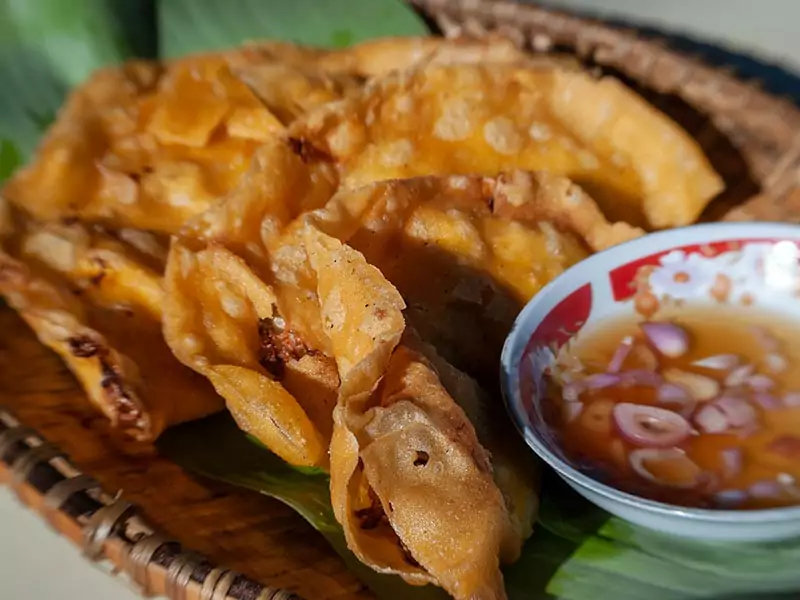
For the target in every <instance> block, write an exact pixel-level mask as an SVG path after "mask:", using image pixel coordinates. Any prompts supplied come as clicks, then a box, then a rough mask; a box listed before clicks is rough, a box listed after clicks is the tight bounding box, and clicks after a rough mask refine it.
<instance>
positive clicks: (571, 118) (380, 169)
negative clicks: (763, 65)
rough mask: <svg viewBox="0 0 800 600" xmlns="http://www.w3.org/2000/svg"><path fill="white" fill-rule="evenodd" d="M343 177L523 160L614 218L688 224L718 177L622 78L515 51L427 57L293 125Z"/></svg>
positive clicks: (455, 170) (489, 166)
mask: <svg viewBox="0 0 800 600" xmlns="http://www.w3.org/2000/svg"><path fill="white" fill-rule="evenodd" d="M290 135H291V136H292V137H294V138H297V139H301V140H303V141H305V142H306V143H308V144H309V145H311V146H313V147H315V148H317V149H318V150H319V151H321V152H322V153H324V154H327V155H329V156H331V157H332V158H333V159H334V160H335V161H336V162H337V164H338V165H339V167H340V169H341V171H342V175H343V183H344V184H345V185H346V186H347V187H349V188H353V187H356V186H358V185H362V184H365V183H369V182H373V181H379V180H384V179H391V178H397V177H414V176H419V175H452V174H472V173H478V174H485V175H495V174H497V173H499V172H501V171H503V170H508V169H514V168H520V169H527V170H547V171H551V172H553V173H556V174H563V175H567V176H568V177H569V178H570V179H572V180H573V181H575V182H576V183H578V184H580V185H582V186H583V187H585V188H586V189H587V190H588V191H589V193H591V194H592V196H593V197H594V198H595V199H596V200H597V201H598V203H599V204H600V206H601V208H602V209H603V211H604V212H605V214H606V215H607V216H608V217H609V218H611V219H613V220H624V221H627V222H629V223H634V224H637V225H647V226H649V227H654V228H659V227H669V226H675V225H685V224H688V223H690V222H692V221H693V220H694V219H696V218H697V216H698V215H699V214H700V212H701V211H702V209H703V208H704V207H705V205H706V204H707V203H708V202H709V201H710V200H711V198H713V197H714V195H715V194H717V192H719V191H720V189H721V188H722V180H721V179H720V177H719V176H718V175H717V174H716V173H715V172H714V171H713V170H712V168H711V167H710V165H709V163H708V160H707V159H706V158H705V156H704V155H703V153H702V151H701V150H700V148H699V147H698V146H697V144H696V143H695V142H694V140H692V139H691V138H690V137H689V136H688V134H686V133H685V132H684V131H683V130H682V129H680V127H679V126H678V125H676V124H675V123H673V122H672V121H670V120H669V119H668V118H667V117H666V116H664V115H663V114H661V113H659V112H658V111H657V110H656V109H655V108H653V107H652V106H650V105H649V104H647V103H646V102H645V101H644V100H643V99H642V98H640V97H639V96H637V95H636V94H635V93H634V92H633V91H631V90H630V89H628V88H626V87H625V86H624V85H623V84H621V83H620V82H618V81H617V80H615V79H613V78H610V77H604V78H601V79H596V78H594V77H591V76H590V75H588V74H586V73H583V72H579V71H575V70H565V69H563V68H558V67H553V66H549V67H548V66H544V65H541V64H540V65H533V66H525V65H520V64H518V63H512V64H503V63H501V64H493V65H474V64H455V65H437V64H435V63H434V64H428V65H423V66H420V67H419V68H416V69H413V70H411V71H409V72H402V73H395V74H390V75H388V76H386V77H383V78H379V79H376V80H373V81H372V82H370V83H369V84H368V85H367V86H366V87H365V88H364V90H363V92H361V93H359V94H357V95H356V96H354V97H351V98H349V99H347V100H343V101H341V102H337V103H334V104H330V105H328V106H326V107H323V108H321V109H319V110H317V111H314V112H313V113H311V114H310V115H308V116H307V117H305V118H303V119H300V120H299V121H297V122H296V123H295V124H294V125H292V126H291V127H290Z"/></svg>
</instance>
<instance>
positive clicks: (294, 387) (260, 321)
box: [163, 239, 339, 467]
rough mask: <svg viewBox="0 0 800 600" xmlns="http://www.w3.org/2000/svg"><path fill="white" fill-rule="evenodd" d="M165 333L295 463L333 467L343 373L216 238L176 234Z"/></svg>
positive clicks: (251, 426)
mask: <svg viewBox="0 0 800 600" xmlns="http://www.w3.org/2000/svg"><path fill="white" fill-rule="evenodd" d="M165 287H166V299H165V302H164V327H163V332H164V337H165V339H166V341H167V344H168V345H169V347H170V348H171V349H172V351H173V352H174V353H175V356H177V357H178V359H179V360H180V361H181V362H182V363H184V364H185V365H187V366H189V367H191V368H192V369H194V370H195V371H197V372H198V373H200V374H202V375H204V376H205V377H207V378H208V379H209V380H210V381H211V383H212V384H213V386H214V388H215V389H216V390H217V391H218V392H219V393H220V395H222V396H223V397H224V398H225V401H226V405H227V408H228V410H229V411H230V412H231V415H232V416H233V417H234V419H235V420H236V422H237V424H238V425H239V426H240V427H241V428H242V429H243V430H244V431H246V432H248V433H250V434H251V435H253V436H255V437H256V438H257V439H259V440H260V441H261V442H262V443H263V444H264V445H266V446H267V447H268V448H269V449H270V450H272V451H273V452H275V453H276V454H277V455H278V456H280V457H281V458H283V459H284V460H286V461H287V462H289V463H291V464H294V465H301V466H321V467H326V466H327V460H328V458H327V444H328V440H329V439H330V435H331V429H332V422H331V419H332V416H331V413H332V410H333V404H334V402H335V396H336V389H337V388H338V383H339V380H338V375H337V373H336V366H335V363H334V362H333V360H332V359H329V358H328V357H327V356H325V354H324V353H322V352H320V351H319V350H318V349H316V348H314V347H309V346H308V345H307V344H306V342H305V339H307V338H306V337H304V336H303V335H302V332H298V331H297V330H296V329H295V328H294V327H295V323H294V321H293V320H292V319H291V310H288V311H285V310H282V308H284V307H283V305H282V304H281V301H280V299H279V298H278V297H277V296H276V294H275V292H274V290H273V288H272V286H270V285H269V284H267V283H265V282H264V281H263V280H262V279H261V278H260V277H259V276H257V275H256V274H255V273H254V272H253V271H252V270H251V269H250V267H249V266H248V265H247V264H246V263H245V261H244V260H243V259H241V258H239V257H238V256H236V255H234V254H233V253H231V252H230V251H229V250H227V249H225V248H222V247H221V246H217V245H214V244H211V245H208V246H207V247H201V248H200V249H193V248H191V247H190V246H189V245H187V244H186V243H185V242H181V241H179V240H178V239H175V240H173V242H172V247H171V249H170V255H169V260H168V263H167V270H166V275H165Z"/></svg>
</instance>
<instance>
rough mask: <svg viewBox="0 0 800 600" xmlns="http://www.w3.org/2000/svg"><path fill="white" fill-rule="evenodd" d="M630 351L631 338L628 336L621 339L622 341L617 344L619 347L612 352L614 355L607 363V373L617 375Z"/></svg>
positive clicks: (631, 346)
mask: <svg viewBox="0 0 800 600" xmlns="http://www.w3.org/2000/svg"><path fill="white" fill-rule="evenodd" d="M632 349H633V337H632V336H630V335H628V336H625V337H624V338H622V341H621V342H620V343H619V346H617V349H616V350H615V351H614V355H613V356H612V357H611V360H610V361H609V363H608V368H607V369H606V371H608V372H609V373H618V372H619V370H620V369H621V368H622V365H623V364H624V363H625V359H626V358H628V355H629V354H630V353H631V350H632Z"/></svg>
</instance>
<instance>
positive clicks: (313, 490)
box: [158, 415, 800, 600]
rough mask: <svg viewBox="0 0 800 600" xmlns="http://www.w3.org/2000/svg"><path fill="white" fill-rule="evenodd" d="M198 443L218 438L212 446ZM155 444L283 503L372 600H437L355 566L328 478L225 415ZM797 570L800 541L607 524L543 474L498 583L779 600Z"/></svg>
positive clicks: (607, 593)
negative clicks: (537, 506)
mask: <svg viewBox="0 0 800 600" xmlns="http://www.w3.org/2000/svg"><path fill="white" fill-rule="evenodd" d="M207 439H215V440H217V443H216V444H215V445H214V447H213V448H210V447H209V446H208V445H207V444H206V443H205V440H207ZM158 447H159V450H160V452H161V453H162V454H164V455H165V456H167V457H168V458H170V459H171V460H173V461H175V462H176V463H178V464H180V465H181V466H183V467H184V468H186V469H188V470H190V471H193V472H195V473H197V474H199V475H202V476H205V477H210V478H212V479H217V480H220V481H225V482H227V483H230V484H233V485H237V486H241V487H245V488H248V489H251V490H254V491H257V492H260V493H262V494H265V495H267V496H271V497H273V498H277V499H278V500H280V501H282V502H285V503H286V504H288V505H289V506H291V507H292V508H293V509H295V510H296V511H297V512H298V513H299V514H300V515H302V516H303V517H304V518H305V519H306V520H307V521H308V522H309V523H310V524H311V525H312V526H313V527H315V528H316V529H317V530H318V531H320V533H322V534H323V535H324V536H325V537H326V538H327V539H328V541H329V542H330V543H331V545H332V546H333V548H334V549H335V550H336V552H337V553H339V555H340V556H341V557H342V558H343V559H344V560H345V562H346V563H347V564H348V565H349V566H350V567H351V568H352V569H353V571H354V572H355V573H356V575H357V576H358V577H360V578H361V579H362V581H363V582H364V583H365V584H366V585H367V586H369V587H370V588H371V589H372V590H373V591H374V592H375V594H376V595H377V596H378V598H380V599H381V600H402V599H407V600H433V599H438V598H446V596H445V595H444V594H443V593H442V592H440V591H439V590H435V589H433V588H430V587H426V588H416V587H411V586H408V585H406V584H405V583H403V582H402V580H400V579H399V578H396V577H389V576H385V575H377V574H375V573H373V572H372V571H371V570H369V569H366V568H365V567H364V566H363V565H361V564H359V562H358V560H357V559H356V558H355V557H354V556H353V555H352V554H351V553H350V551H349V550H347V546H346V544H345V543H344V535H343V533H342V530H341V528H340V527H339V525H338V523H336V521H335V519H334V518H333V512H332V509H331V505H330V497H329V496H330V492H329V488H328V478H327V476H326V475H325V474H324V473H322V472H320V471H317V470H313V469H311V470H308V469H305V470H302V471H301V470H297V469H294V468H292V467H290V466H288V465H287V464H285V463H283V462H282V461H281V460H280V459H279V458H277V457H276V456H275V455H273V454H272V453H270V452H269V451H268V450H267V449H266V448H264V447H263V446H261V445H260V444H259V443H258V442H256V441H254V440H252V439H250V438H249V437H248V436H246V435H245V434H244V433H242V432H241V431H240V430H239V429H238V428H237V427H236V425H235V423H234V422H233V420H232V419H231V418H230V417H229V416H228V415H216V416H213V417H209V418H207V419H203V420H201V421H195V422H193V423H188V424H185V425H181V426H179V427H175V428H173V429H170V430H168V431H167V432H166V433H165V434H164V435H163V436H162V437H161V438H160V440H159V442H158ZM799 565H800V540H797V541H789V542H780V543H769V544H734V543H706V542H698V541H691V540H686V539H681V538H676V537H671V536H668V535H663V534H659V533H655V532H652V531H648V530H645V529H642V528H639V527H636V526H634V525H631V524H629V523H627V522H625V521H622V520H620V519H617V518H613V517H611V516H610V515H608V514H607V513H605V512H603V511H602V510H600V509H598V508H596V507H595V506H593V505H591V504H589V503H588V502H586V501H585V500H583V499H582V498H581V497H580V496H578V495H577V494H575V492H573V491H572V490H571V489H570V488H569V487H568V486H566V485H565V484H564V483H562V482H561V481H560V480H558V479H557V478H556V477H555V476H552V475H549V476H548V477H546V478H545V481H544V486H543V492H542V506H541V511H540V515H539V522H538V526H537V529H536V532H535V534H534V536H533V537H532V538H531V539H530V540H529V541H528V542H527V543H526V545H525V547H524V549H523V553H522V557H521V558H520V560H519V561H518V562H517V563H515V564H514V565H511V566H509V567H508V568H506V570H505V579H506V587H507V591H508V595H509V599H510V600H546V599H553V600H555V599H559V600H628V599H630V600H642V599H645V598H646V599H647V600H694V599H700V598H703V599H706V600H710V599H713V600H736V599H738V598H742V599H744V598H764V599H775V600H778V599H782V598H787V599H788V598H797V597H798V595H799V594H800V567H799Z"/></svg>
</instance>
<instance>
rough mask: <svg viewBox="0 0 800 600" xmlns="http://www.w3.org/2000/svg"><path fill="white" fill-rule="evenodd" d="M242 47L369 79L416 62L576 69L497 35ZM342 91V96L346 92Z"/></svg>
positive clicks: (563, 58)
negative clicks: (526, 64)
mask: <svg viewBox="0 0 800 600" xmlns="http://www.w3.org/2000/svg"><path fill="white" fill-rule="evenodd" d="M243 50H244V51H245V52H247V51H248V50H249V51H251V52H253V53H255V54H267V55H269V56H272V57H273V58H274V59H276V61H278V62H280V63H281V64H284V65H291V66H292V67H294V68H299V69H301V70H304V71H313V70H317V71H321V72H324V73H326V74H328V75H329V76H337V77H342V76H345V77H360V78H372V77H381V76H384V75H388V74H389V73H392V72H395V71H405V70H408V69H411V68H413V67H415V66H417V65H419V64H421V63H434V64H478V63H493V64H494V63H517V62H526V61H530V60H534V61H535V62H542V63H548V64H553V63H555V64H559V65H562V66H563V67H564V68H576V67H577V65H578V64H579V63H578V61H576V60H575V59H574V58H572V57H567V56H558V55H547V56H544V57H541V56H537V57H534V58H532V57H531V55H530V54H527V53H525V52H523V51H522V50H520V49H519V47H517V46H516V45H515V44H514V43H513V42H512V41H511V40H509V39H508V38H504V37H501V36H488V37H482V38H480V39H476V38H468V37H461V38H442V37H385V38H379V39H374V40H366V41H364V42H361V43H359V44H355V45H353V46H349V47H347V48H342V49H337V50H327V49H323V48H316V47H311V46H297V45H295V44H289V43H284V42H256V43H253V44H250V45H245V46H244V48H243ZM347 95H348V94H344V95H343V96H347Z"/></svg>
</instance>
